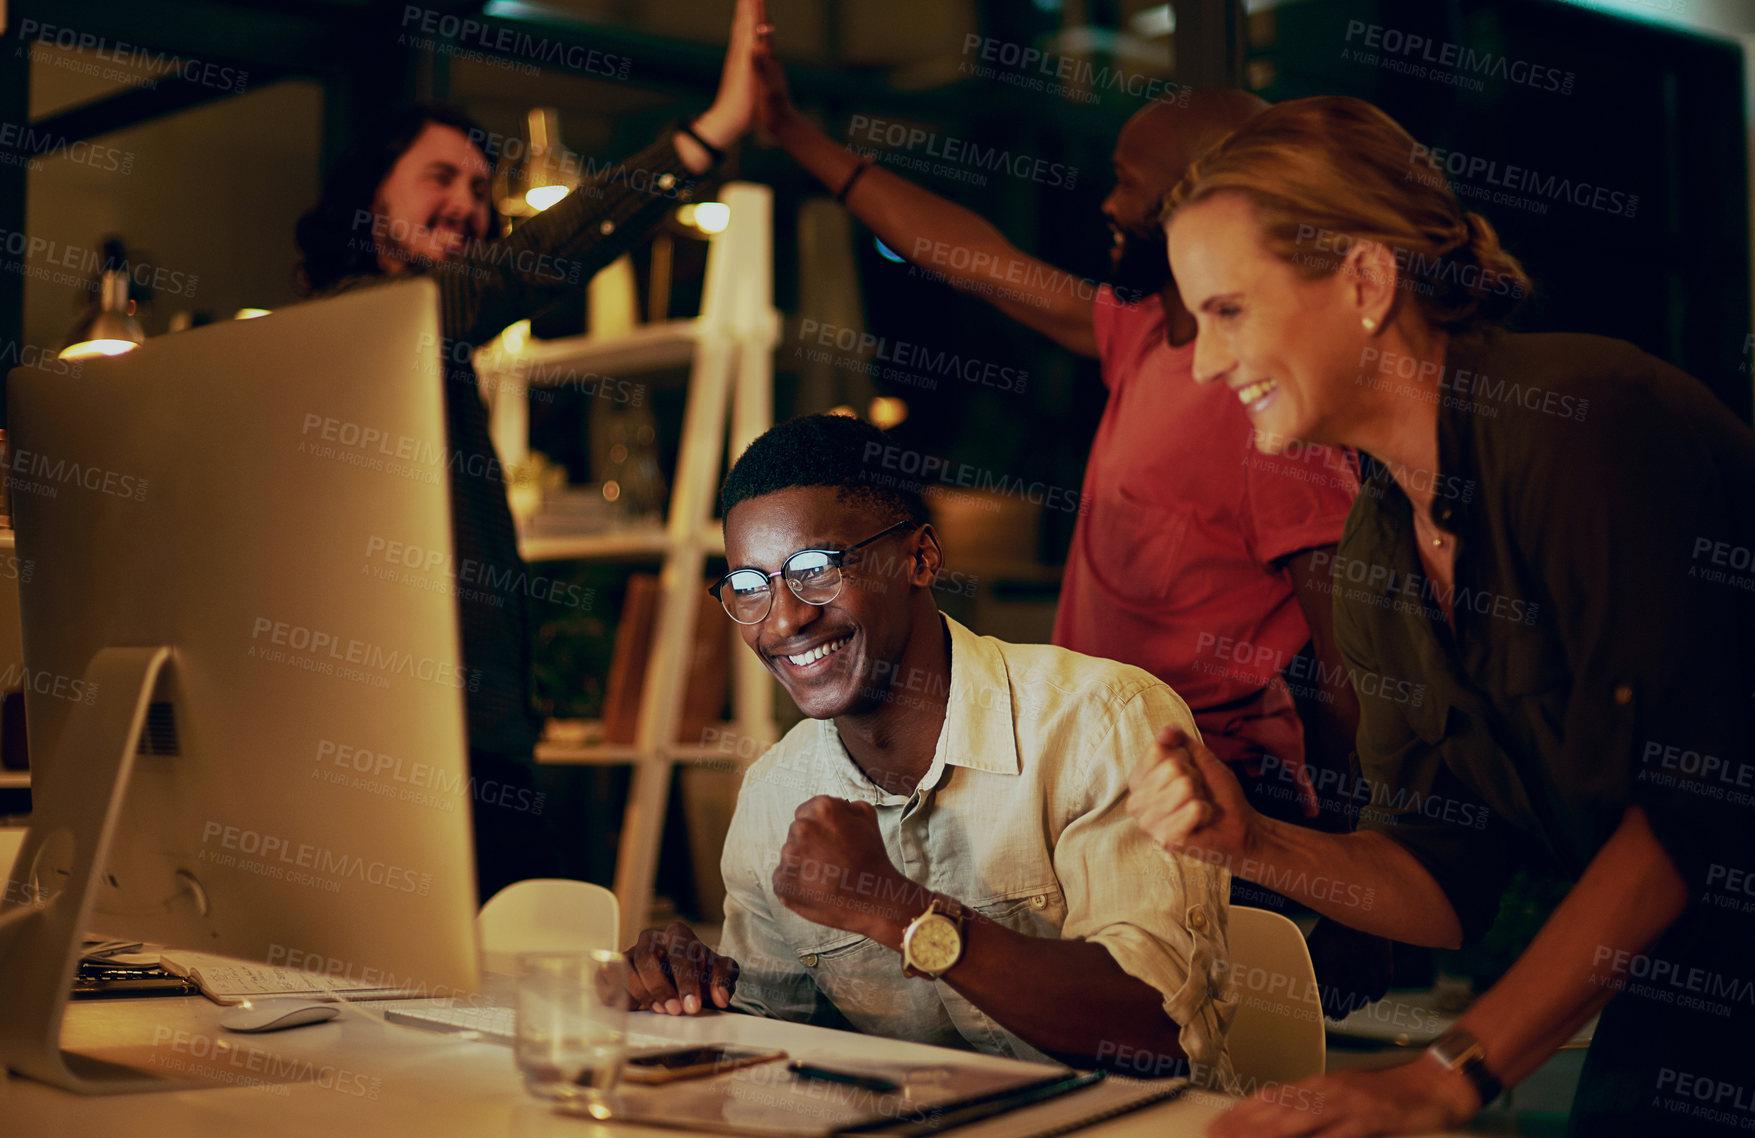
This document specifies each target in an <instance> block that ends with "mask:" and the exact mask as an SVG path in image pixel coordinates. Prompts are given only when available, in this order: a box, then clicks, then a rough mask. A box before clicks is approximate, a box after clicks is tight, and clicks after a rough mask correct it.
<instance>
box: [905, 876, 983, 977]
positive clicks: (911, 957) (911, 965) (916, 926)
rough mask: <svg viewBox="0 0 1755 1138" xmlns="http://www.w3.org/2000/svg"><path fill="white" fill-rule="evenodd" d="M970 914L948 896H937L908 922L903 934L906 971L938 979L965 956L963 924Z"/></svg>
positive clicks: (909, 974) (906, 973)
mask: <svg viewBox="0 0 1755 1138" xmlns="http://www.w3.org/2000/svg"><path fill="white" fill-rule="evenodd" d="M967 918H968V914H967V913H966V912H965V911H964V909H963V907H962V906H961V905H959V904H957V903H956V902H955V901H952V900H950V899H949V898H946V897H934V898H933V899H932V902H931V903H930V904H929V905H927V906H926V912H924V913H922V914H920V915H919V916H918V917H915V918H914V919H913V920H912V921H909V922H908V931H907V932H904V933H903V934H902V975H904V976H924V977H926V978H927V979H928V980H937V979H938V978H939V977H940V976H942V975H944V974H945V973H946V972H949V971H950V970H951V969H952V968H954V967H956V964H957V961H959V960H961V959H962V958H963V925H964V922H965V921H966V920H967Z"/></svg>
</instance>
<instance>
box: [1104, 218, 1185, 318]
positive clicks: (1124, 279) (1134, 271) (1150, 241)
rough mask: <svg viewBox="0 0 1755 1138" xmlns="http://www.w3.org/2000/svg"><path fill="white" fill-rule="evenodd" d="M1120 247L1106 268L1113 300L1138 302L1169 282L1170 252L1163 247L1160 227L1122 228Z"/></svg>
mask: <svg viewBox="0 0 1755 1138" xmlns="http://www.w3.org/2000/svg"><path fill="white" fill-rule="evenodd" d="M1120 249H1121V255H1120V256H1118V257H1116V258H1115V259H1114V260H1113V261H1112V262H1111V266H1112V267H1111V268H1110V271H1109V285H1110V288H1111V289H1113V290H1114V292H1115V299H1117V300H1119V301H1121V302H1122V303H1123V304H1138V303H1139V302H1140V301H1142V300H1144V299H1145V298H1146V297H1147V296H1150V295H1151V294H1153V293H1156V292H1161V291H1163V289H1164V286H1166V285H1168V284H1169V283H1170V253H1169V251H1168V250H1167V249H1166V248H1165V244H1164V231H1163V230H1161V229H1159V228H1157V227H1156V226H1154V227H1152V228H1151V229H1123V230H1122V231H1121V245H1120Z"/></svg>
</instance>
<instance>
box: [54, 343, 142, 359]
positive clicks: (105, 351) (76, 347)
mask: <svg viewBox="0 0 1755 1138" xmlns="http://www.w3.org/2000/svg"><path fill="white" fill-rule="evenodd" d="M139 346H140V345H139V344H137V343H135V342H134V341H133V340H81V341H79V343H77V344H68V345H67V346H66V347H65V348H62V349H61V358H62V359H64V360H88V359H91V358H92V357H93V356H119V355H121V354H122V353H123V352H131V351H133V350H134V349H135V348H138V347H139Z"/></svg>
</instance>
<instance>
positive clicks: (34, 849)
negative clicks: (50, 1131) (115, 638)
mask: <svg viewBox="0 0 1755 1138" xmlns="http://www.w3.org/2000/svg"><path fill="white" fill-rule="evenodd" d="M171 659H172V656H171V650H170V649H169V648H167V647H162V646H158V647H127V648H117V647H112V648H105V649H103V650H102V651H100V652H99V653H98V654H97V655H96V656H95V657H93V658H92V662H91V667H89V668H88V669H86V673H85V684H86V688H85V690H87V691H89V690H92V687H93V685H95V686H96V690H97V691H99V692H101V693H102V695H101V696H100V697H99V699H98V701H97V703H96V704H95V705H94V706H93V707H91V709H90V710H89V711H87V712H84V713H82V714H79V715H75V716H71V717H69V718H68V720H67V731H66V734H65V735H64V736H63V737H62V739H61V744H60V747H59V749H58V751H57V752H56V754H55V755H53V756H52V758H51V761H49V762H45V763H40V764H38V767H37V772H36V773H35V774H34V775H33V778H32V784H33V788H34V790H35V793H34V795H33V802H32V805H33V809H32V814H31V823H30V832H29V834H27V835H26V836H25V839H24V846H23V848H21V849H20V850H19V851H18V860H17V862H16V863H14V865H13V868H12V879H11V881H10V882H9V883H8V884H7V887H6V893H5V897H4V900H3V901H0V1067H5V1068H10V1069H11V1070H13V1071H16V1072H18V1073H19V1074H21V1075H27V1076H29V1077H30V1078H33V1079H37V1080H39V1081H41V1082H45V1083H51V1084H53V1085H55V1086H58V1087H64V1088H66V1089H67V1090H70V1091H77V1092H79V1093H81V1094H117V1093H123V1092H131V1091H146V1090H186V1089H188V1088H190V1087H191V1086H193V1085H195V1084H192V1083H189V1082H187V1081H181V1080H174V1079H166V1078H163V1077H160V1076H156V1075H152V1074H150V1073H148V1072H146V1071H141V1070H139V1069H137V1068H133V1067H123V1066H119V1065H117V1064H112V1063H105V1062H103V1061H102V1060H98V1059H93V1058H90V1057H88V1056H83V1055H79V1054H76V1053H70V1052H66V1051H63V1050H61V1018H62V1015H63V1014H64V1012H65V1011H66V1007H67V1000H68V998H69V994H70V992H71V990H72V987H73V973H74V969H75V967H76V966H77V964H78V961H79V956H80V951H81V949H82V947H83V944H84V934H85V929H86V926H87V922H88V921H89V920H90V918H91V912H92V904H93V900H94V898H95V897H96V895H97V890H98V889H99V887H100V884H101V875H102V873H103V870H104V866H105V865H106V864H107V863H108V859H109V853H110V843H111V839H112V838H113V836H114V834H115V830H116V825H117V821H118V820H119V819H120V817H121V814H122V799H123V796H124V794H125V792H126V790H127V787H128V780H129V776H130V774H131V773H132V771H133V769H134V755H135V749H136V748H137V747H138V746H139V744H140V733H141V730H142V728H143V727H144V726H145V724H146V715H147V708H148V705H149V704H150V702H151V699H152V693H153V690H154V688H155V686H156V685H157V683H158V680H159V675H160V673H161V672H162V671H163V670H164V668H165V665H166V664H167V663H169V662H170V661H171ZM130 694H131V695H132V697H133V698H131V699H130V698H129V696H130Z"/></svg>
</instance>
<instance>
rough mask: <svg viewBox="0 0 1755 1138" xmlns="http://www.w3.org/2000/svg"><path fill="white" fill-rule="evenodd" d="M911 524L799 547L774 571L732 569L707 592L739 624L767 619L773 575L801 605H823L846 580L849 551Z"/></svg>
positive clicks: (758, 622) (911, 526)
mask: <svg viewBox="0 0 1755 1138" xmlns="http://www.w3.org/2000/svg"><path fill="white" fill-rule="evenodd" d="M915 527H916V523H915V522H911V521H908V520H906V519H904V520H902V521H899V522H897V523H896V524H895V525H893V526H891V527H890V528H888V529H886V530H884V531H883V532H882V533H876V534H873V535H872V536H870V537H868V538H866V539H865V540H864V541H861V542H855V543H854V544H852V545H849V546H848V547H847V548H846V549H801V550H799V551H798V552H797V553H794V554H793V555H792V556H791V557H788V558H787V559H786V560H785V561H783V562H781V563H780V572H778V573H764V572H762V571H761V570H760V569H733V570H732V571H731V572H729V573H727V574H726V575H725V576H723V577H721V578H720V579H719V580H717V581H715V582H714V583H713V584H712V585H711V586H709V587H708V589H707V591H708V592H709V593H712V594H713V598H714V599H715V600H717V601H718V602H719V603H720V604H722V605H724V606H725V613H726V615H727V616H729V617H731V619H732V620H735V621H737V623H739V624H760V623H762V622H763V621H764V620H767V619H768V611H769V610H770V609H772V608H773V607H774V586H773V580H774V578H775V577H780V578H782V579H784V580H785V582H786V587H787V588H789V589H791V590H792V595H793V596H795V597H797V598H798V599H799V600H801V601H803V602H804V603H805V604H809V605H826V604H828V603H829V602H830V601H832V600H834V599H835V598H836V597H838V596H840V595H841V585H842V582H843V581H845V580H846V577H845V575H844V574H843V573H842V571H841V564H842V562H843V561H844V560H845V559H846V557H847V555H848V554H849V553H852V552H854V551H855V550H857V549H863V548H865V547H866V546H868V545H871V544H873V543H874V542H878V541H882V540H883V539H884V538H886V537H889V536H890V535H891V534H893V533H897V532H899V531H901V530H905V529H914V528H915Z"/></svg>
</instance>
